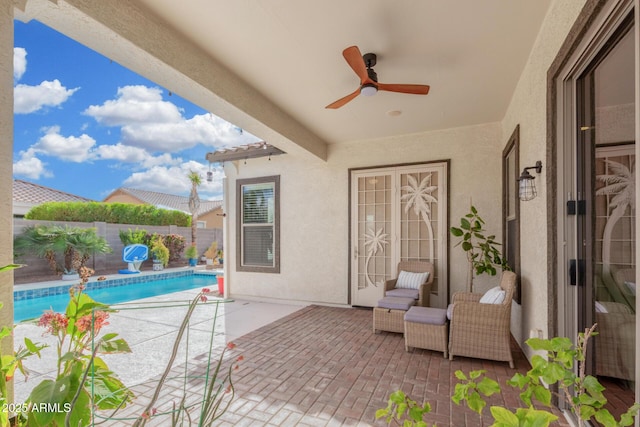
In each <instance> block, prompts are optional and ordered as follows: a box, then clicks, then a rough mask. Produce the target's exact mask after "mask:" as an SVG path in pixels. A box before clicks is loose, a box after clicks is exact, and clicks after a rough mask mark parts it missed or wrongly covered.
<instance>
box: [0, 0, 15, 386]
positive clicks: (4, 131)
mask: <svg viewBox="0 0 640 427" xmlns="http://www.w3.org/2000/svg"><path fill="white" fill-rule="evenodd" d="M0 151H1V152H2V153H4V154H3V158H5V159H7V158H10V157H9V155H8V154H7V153H13V1H12V0H0ZM12 178H13V163H12V162H9V161H3V162H0V183H2V184H4V185H0V248H2V250H0V266H2V265H7V264H10V263H12V262H13V256H12V253H13V231H12V230H13V225H12V224H13V218H12V216H13V215H12V213H11V210H12V208H11V200H12V199H13V196H12V186H11V182H12ZM0 301H1V302H3V303H4V308H2V309H1V310H0V327H1V326H11V325H13V303H12V302H13V274H12V273H10V272H4V273H0ZM2 346H3V347H2V348H3V352H2V353H3V354H7V352H8V350H9V349H12V348H13V340H12V338H11V337H7V338H5V339H4V340H3V341H2ZM9 388H11V386H9ZM10 393H12V390H10Z"/></svg>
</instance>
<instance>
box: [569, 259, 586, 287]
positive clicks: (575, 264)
mask: <svg viewBox="0 0 640 427" xmlns="http://www.w3.org/2000/svg"><path fill="white" fill-rule="evenodd" d="M584 274H585V263H584V260H582V259H578V260H576V259H570V260H569V284H570V285H571V286H577V285H578V279H579V278H580V279H582V278H583V277H584Z"/></svg>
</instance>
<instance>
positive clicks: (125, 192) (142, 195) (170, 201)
mask: <svg viewBox="0 0 640 427" xmlns="http://www.w3.org/2000/svg"><path fill="white" fill-rule="evenodd" d="M103 202H106V203H116V202H117V203H131V204H134V205H142V204H147V205H153V206H155V207H157V208H162V209H173V210H178V211H182V212H186V213H188V214H191V212H189V197H188V196H186V197H185V196H176V195H173V194H166V193H158V192H156V191H148V190H139V189H136V188H124V187H121V188H118V189H117V190H115V191H113V192H112V193H111V194H109V195H108V196H107V197H105V198H104V200H103ZM222 218H223V216H222V201H221V200H201V201H200V209H199V210H198V228H222Z"/></svg>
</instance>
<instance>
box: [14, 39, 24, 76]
mask: <svg viewBox="0 0 640 427" xmlns="http://www.w3.org/2000/svg"><path fill="white" fill-rule="evenodd" d="M25 71H27V50H26V49H25V48H23V47H14V48H13V78H14V79H15V80H20V79H21V78H22V75H23V74H24V73H25Z"/></svg>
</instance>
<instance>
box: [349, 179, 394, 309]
mask: <svg viewBox="0 0 640 427" xmlns="http://www.w3.org/2000/svg"><path fill="white" fill-rule="evenodd" d="M357 191H358V212H359V213H360V214H359V215H358V224H357V227H358V246H357V247H358V250H357V257H358V266H359V269H358V278H357V281H358V284H357V286H358V290H366V289H368V288H374V289H372V292H375V293H376V295H377V294H378V293H379V292H377V291H378V290H380V289H381V288H382V287H383V286H384V281H385V280H386V279H387V278H388V277H387V276H388V275H390V274H391V258H390V257H391V251H390V250H389V249H390V248H389V240H390V239H389V236H390V233H391V218H390V215H389V214H390V212H391V208H390V206H388V205H390V204H391V181H390V179H389V177H387V176H384V175H380V176H366V177H358V185H357ZM363 201H364V202H363ZM362 213H364V215H363V214H362ZM375 288H377V289H375ZM365 292H366V291H365ZM376 298H377V297H376Z"/></svg>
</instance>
